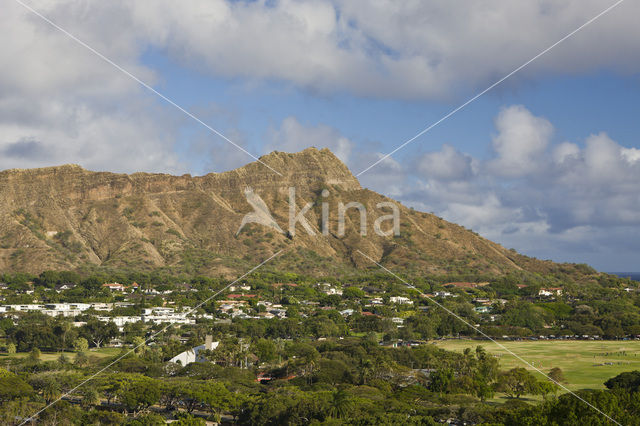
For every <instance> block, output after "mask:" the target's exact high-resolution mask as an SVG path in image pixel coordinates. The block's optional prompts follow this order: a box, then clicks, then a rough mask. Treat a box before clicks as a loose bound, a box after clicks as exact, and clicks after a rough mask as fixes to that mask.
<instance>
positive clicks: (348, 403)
mask: <svg viewBox="0 0 640 426" xmlns="http://www.w3.org/2000/svg"><path fill="white" fill-rule="evenodd" d="M352 407H353V399H352V398H351V397H350V396H349V394H348V393H347V392H346V391H345V390H344V389H339V390H337V391H335V392H333V393H332V394H331V407H330V408H329V415H330V416H331V417H334V418H338V419H341V418H345V417H347V416H348V415H349V412H350V411H351V409H352Z"/></svg>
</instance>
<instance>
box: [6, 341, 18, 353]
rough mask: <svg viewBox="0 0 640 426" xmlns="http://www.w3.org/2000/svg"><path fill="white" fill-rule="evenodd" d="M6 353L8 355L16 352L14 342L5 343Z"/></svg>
mask: <svg viewBox="0 0 640 426" xmlns="http://www.w3.org/2000/svg"><path fill="white" fill-rule="evenodd" d="M7 353H8V354H9V355H13V354H15V353H16V345H15V343H9V344H8V345H7Z"/></svg>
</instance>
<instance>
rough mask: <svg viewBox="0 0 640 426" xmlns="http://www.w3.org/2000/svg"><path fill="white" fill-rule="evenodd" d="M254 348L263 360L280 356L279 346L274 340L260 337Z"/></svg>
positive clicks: (271, 359) (266, 360)
mask: <svg viewBox="0 0 640 426" xmlns="http://www.w3.org/2000/svg"><path fill="white" fill-rule="evenodd" d="M253 349H254V352H255V354H256V356H257V357H258V359H259V360H260V361H262V362H271V361H273V360H275V359H276V358H277V357H278V348H277V347H276V344H275V343H274V342H273V341H272V340H267V339H260V340H258V341H257V342H256V343H255V344H254V347H253Z"/></svg>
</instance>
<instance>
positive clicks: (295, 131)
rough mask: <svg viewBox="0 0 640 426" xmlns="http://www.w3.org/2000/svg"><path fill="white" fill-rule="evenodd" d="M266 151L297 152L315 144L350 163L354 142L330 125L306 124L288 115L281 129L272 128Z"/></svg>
mask: <svg viewBox="0 0 640 426" xmlns="http://www.w3.org/2000/svg"><path fill="white" fill-rule="evenodd" d="M268 139H269V142H268V144H267V146H266V149H265V151H266V152H270V151H285V152H297V151H301V150H303V149H305V148H309V147H311V146H314V147H316V148H318V149H322V148H329V149H330V150H331V152H333V153H334V154H335V155H336V157H338V158H339V159H340V160H342V162H344V163H348V162H349V157H350V155H351V149H352V147H353V142H351V141H350V140H349V139H348V138H346V137H344V136H342V135H341V134H340V132H339V131H338V130H336V129H334V128H332V127H330V126H327V125H324V124H319V125H316V126H305V125H303V124H301V123H300V122H299V121H298V120H297V119H296V118H295V117H287V118H285V119H284V120H283V121H282V124H281V125H280V128H279V129H271V130H270V132H269V136H268Z"/></svg>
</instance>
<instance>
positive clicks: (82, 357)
mask: <svg viewBox="0 0 640 426" xmlns="http://www.w3.org/2000/svg"><path fill="white" fill-rule="evenodd" d="M74 364H75V365H77V366H78V367H84V366H86V365H87V364H89V357H88V356H87V353H86V352H78V353H77V354H76V359H75V361H74Z"/></svg>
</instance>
